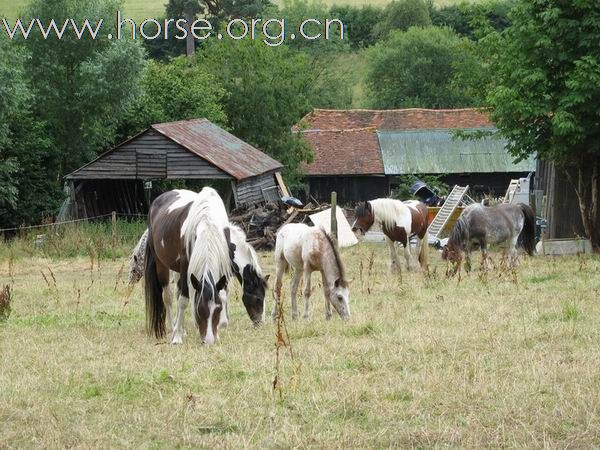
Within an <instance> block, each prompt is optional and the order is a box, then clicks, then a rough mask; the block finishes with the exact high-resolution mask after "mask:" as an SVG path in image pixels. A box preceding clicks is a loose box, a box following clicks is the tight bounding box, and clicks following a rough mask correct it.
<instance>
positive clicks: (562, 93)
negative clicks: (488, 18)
mask: <svg viewBox="0 0 600 450" xmlns="http://www.w3.org/2000/svg"><path fill="white" fill-rule="evenodd" d="M510 19H511V23H512V25H511V26H510V27H509V28H507V29H506V30H505V31H504V32H502V33H493V34H491V35H489V36H487V37H486V38H485V39H483V40H482V42H481V44H480V48H479V52H480V55H481V57H482V59H483V60H484V63H485V67H486V71H485V72H484V73H483V75H484V76H483V77H482V78H479V79H475V82H476V83H477V85H478V86H482V87H483V89H482V91H483V95H484V98H485V102H486V104H487V105H488V106H489V107H490V111H491V118H492V120H493V121H494V122H495V124H496V125H497V127H498V128H499V130H500V132H501V133H502V135H503V136H504V137H505V138H507V139H508V142H509V144H508V145H509V150H510V151H511V153H512V154H513V155H514V156H515V157H517V158H525V157H527V156H529V155H531V154H536V155H537V156H538V157H539V158H541V159H543V160H545V161H549V162H552V163H554V164H555V165H556V166H557V167H558V168H560V169H562V170H563V171H564V173H565V174H566V176H567V178H568V179H569V180H570V182H571V184H572V186H573V188H574V190H575V193H576V194H577V198H578V201H579V208H580V210H581V218H582V222H583V225H584V227H585V231H586V233H587V235H588V237H589V238H590V239H591V240H592V243H593V244H594V246H596V247H598V246H599V245H600V224H599V222H600V220H599V207H598V199H599V191H600V186H599V185H600V108H599V106H598V105H600V41H599V37H600V8H598V4H597V3H596V2H593V1H579V0H536V1H527V0H522V1H520V2H519V3H518V5H517V6H516V7H515V8H514V9H513V10H512V12H511V14H510ZM567 220H568V219H567Z"/></svg>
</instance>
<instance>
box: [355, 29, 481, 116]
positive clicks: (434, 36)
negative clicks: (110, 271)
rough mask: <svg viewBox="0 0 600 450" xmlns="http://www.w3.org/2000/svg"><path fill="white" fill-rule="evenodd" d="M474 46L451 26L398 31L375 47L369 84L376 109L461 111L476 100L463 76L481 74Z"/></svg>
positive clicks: (371, 53) (370, 58) (370, 64)
mask: <svg viewBox="0 0 600 450" xmlns="http://www.w3.org/2000/svg"><path fill="white" fill-rule="evenodd" d="M470 45H471V44H470V43H469V42H468V41H467V40H466V39H461V38H459V37H458V36H457V35H456V34H455V33H454V32H453V31H452V30H450V29H448V28H437V27H427V28H416V27H415V28H410V29H409V30H408V31H406V32H398V31H397V32H394V33H392V34H391V35H390V38H389V39H388V40H387V41H383V42H379V43H378V44H376V45H375V46H373V47H372V48H371V49H369V63H368V75H367V86H368V88H369V91H370V93H371V96H372V106H373V107H376V108H406V107H423V108H458V107H464V106H471V105H473V104H474V101H475V100H474V98H473V97H471V96H470V95H469V90H468V86H467V85H466V83H465V82H463V77H461V76H460V75H461V73H463V72H471V71H478V60H477V58H476V57H475V56H474V54H473V52H472V51H471V50H470V48H469V47H470Z"/></svg>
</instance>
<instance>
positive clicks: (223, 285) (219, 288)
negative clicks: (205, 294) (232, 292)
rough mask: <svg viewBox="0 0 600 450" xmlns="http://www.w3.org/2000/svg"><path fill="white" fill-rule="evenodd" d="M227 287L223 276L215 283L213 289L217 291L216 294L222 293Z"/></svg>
mask: <svg viewBox="0 0 600 450" xmlns="http://www.w3.org/2000/svg"><path fill="white" fill-rule="evenodd" d="M226 287H227V277H226V276H225V275H223V276H222V277H221V279H220V280H219V281H218V282H217V284H216V286H215V288H216V290H217V292H219V291H222V290H223V289H225V288H226Z"/></svg>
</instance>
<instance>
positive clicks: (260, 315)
mask: <svg viewBox="0 0 600 450" xmlns="http://www.w3.org/2000/svg"><path fill="white" fill-rule="evenodd" d="M230 229H231V242H230V257H231V270H232V272H233V274H234V275H235V277H236V279H237V280H238V281H239V283H240V286H241V287H242V290H243V293H242V302H243V303H244V306H245V307H246V311H248V315H249V316H250V319H251V320H252V322H253V323H254V324H255V325H260V324H261V323H262V322H263V321H264V303H265V294H266V290H267V282H268V281H269V275H267V276H265V277H263V275H262V269H261V268H260V264H259V262H258V257H257V255H256V252H255V251H254V248H253V247H252V246H251V245H250V244H248V242H246V233H244V231H242V229H241V228H240V227H238V226H237V225H233V224H232V225H230ZM147 240H148V230H146V231H145V232H144V234H143V235H142V237H141V238H140V241H139V242H138V244H137V245H136V247H135V249H134V250H133V254H132V255H131V257H130V260H129V287H130V288H131V287H132V286H133V285H134V284H135V283H137V282H138V281H140V279H141V278H142V277H143V276H144V261H145V259H146V241H147Z"/></svg>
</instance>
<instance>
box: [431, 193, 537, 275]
mask: <svg viewBox="0 0 600 450" xmlns="http://www.w3.org/2000/svg"><path fill="white" fill-rule="evenodd" d="M506 241H508V244H509V262H510V264H511V265H513V264H514V263H515V261H516V258H517V247H521V248H523V249H525V251H526V252H527V254H528V255H530V256H532V255H533V253H534V251H535V214H534V212H533V210H532V209H531V207H529V206H528V205H525V204H523V203H519V204H516V205H513V204H506V203H503V204H500V205H497V206H491V207H487V206H483V205H481V204H479V203H476V204H473V205H469V206H468V207H467V208H465V210H464V211H463V212H462V214H461V215H460V217H459V218H458V220H457V221H456V224H455V225H454V228H453V229H452V231H451V233H450V237H449V238H448V243H447V244H446V245H445V246H444V248H443V251H442V258H443V259H447V260H450V261H454V262H456V261H460V259H461V255H462V252H465V254H466V258H465V263H466V267H467V270H470V268H471V252H472V251H473V250H474V249H476V248H480V249H481V252H482V254H483V258H484V264H485V265H486V266H487V264H488V247H489V246H490V245H494V244H500V243H502V242H506Z"/></svg>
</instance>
